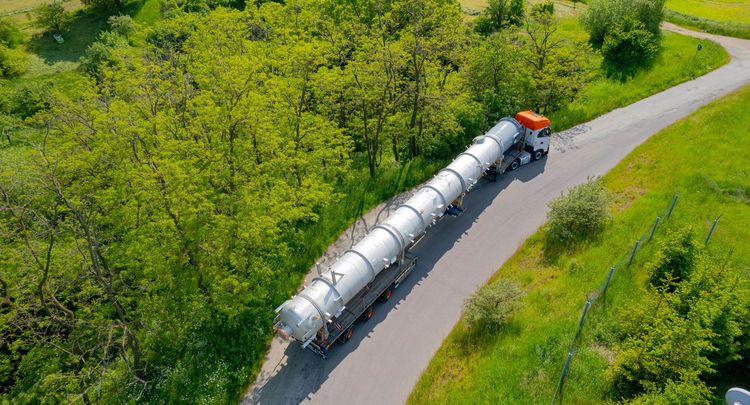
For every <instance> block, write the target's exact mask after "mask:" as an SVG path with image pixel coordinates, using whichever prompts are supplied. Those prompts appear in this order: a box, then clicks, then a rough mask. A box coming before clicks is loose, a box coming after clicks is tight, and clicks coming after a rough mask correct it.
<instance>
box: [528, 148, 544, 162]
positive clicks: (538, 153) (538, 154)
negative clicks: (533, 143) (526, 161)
mask: <svg viewBox="0 0 750 405" xmlns="http://www.w3.org/2000/svg"><path fill="white" fill-rule="evenodd" d="M543 157H544V151H543V150H541V149H537V150H536V151H534V156H532V157H531V159H532V160H539V159H541V158H543Z"/></svg>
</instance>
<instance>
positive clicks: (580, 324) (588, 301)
mask: <svg viewBox="0 0 750 405" xmlns="http://www.w3.org/2000/svg"><path fill="white" fill-rule="evenodd" d="M589 307H591V298H586V304H585V305H584V306H583V313H582V314H581V320H579V321H578V331H577V332H576V339H578V336H580V334H581V329H583V321H584V320H585V319H586V313H588V312H589Z"/></svg>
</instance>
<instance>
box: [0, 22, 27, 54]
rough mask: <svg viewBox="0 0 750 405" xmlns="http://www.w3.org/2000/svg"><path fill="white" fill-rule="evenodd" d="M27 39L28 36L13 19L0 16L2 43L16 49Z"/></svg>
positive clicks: (0, 38)
mask: <svg viewBox="0 0 750 405" xmlns="http://www.w3.org/2000/svg"><path fill="white" fill-rule="evenodd" d="M25 41H26V37H25V35H24V34H23V32H22V31H21V29H20V28H19V27H18V24H16V23H15V22H14V21H13V20H11V19H10V18H7V17H3V18H0V45H2V46H5V47H6V48H10V49H15V48H16V47H17V46H18V45H21V44H22V43H24V42H25Z"/></svg>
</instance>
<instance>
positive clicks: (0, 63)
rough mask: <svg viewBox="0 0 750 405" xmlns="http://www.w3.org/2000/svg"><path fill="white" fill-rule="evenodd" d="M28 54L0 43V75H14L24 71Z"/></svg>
mask: <svg viewBox="0 0 750 405" xmlns="http://www.w3.org/2000/svg"><path fill="white" fill-rule="evenodd" d="M28 62H29V56H28V55H27V54H26V53H25V52H24V51H22V50H20V49H11V48H7V47H5V46H4V45H0V77H5V78H7V77H15V76H19V75H22V74H24V73H26V66H27V65H28Z"/></svg>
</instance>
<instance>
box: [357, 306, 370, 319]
mask: <svg viewBox="0 0 750 405" xmlns="http://www.w3.org/2000/svg"><path fill="white" fill-rule="evenodd" d="M372 313H373V312H372V307H367V309H366V310H365V312H363V313H362V315H360V316H359V319H361V320H363V321H368V320H369V319H370V318H372Z"/></svg>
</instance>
